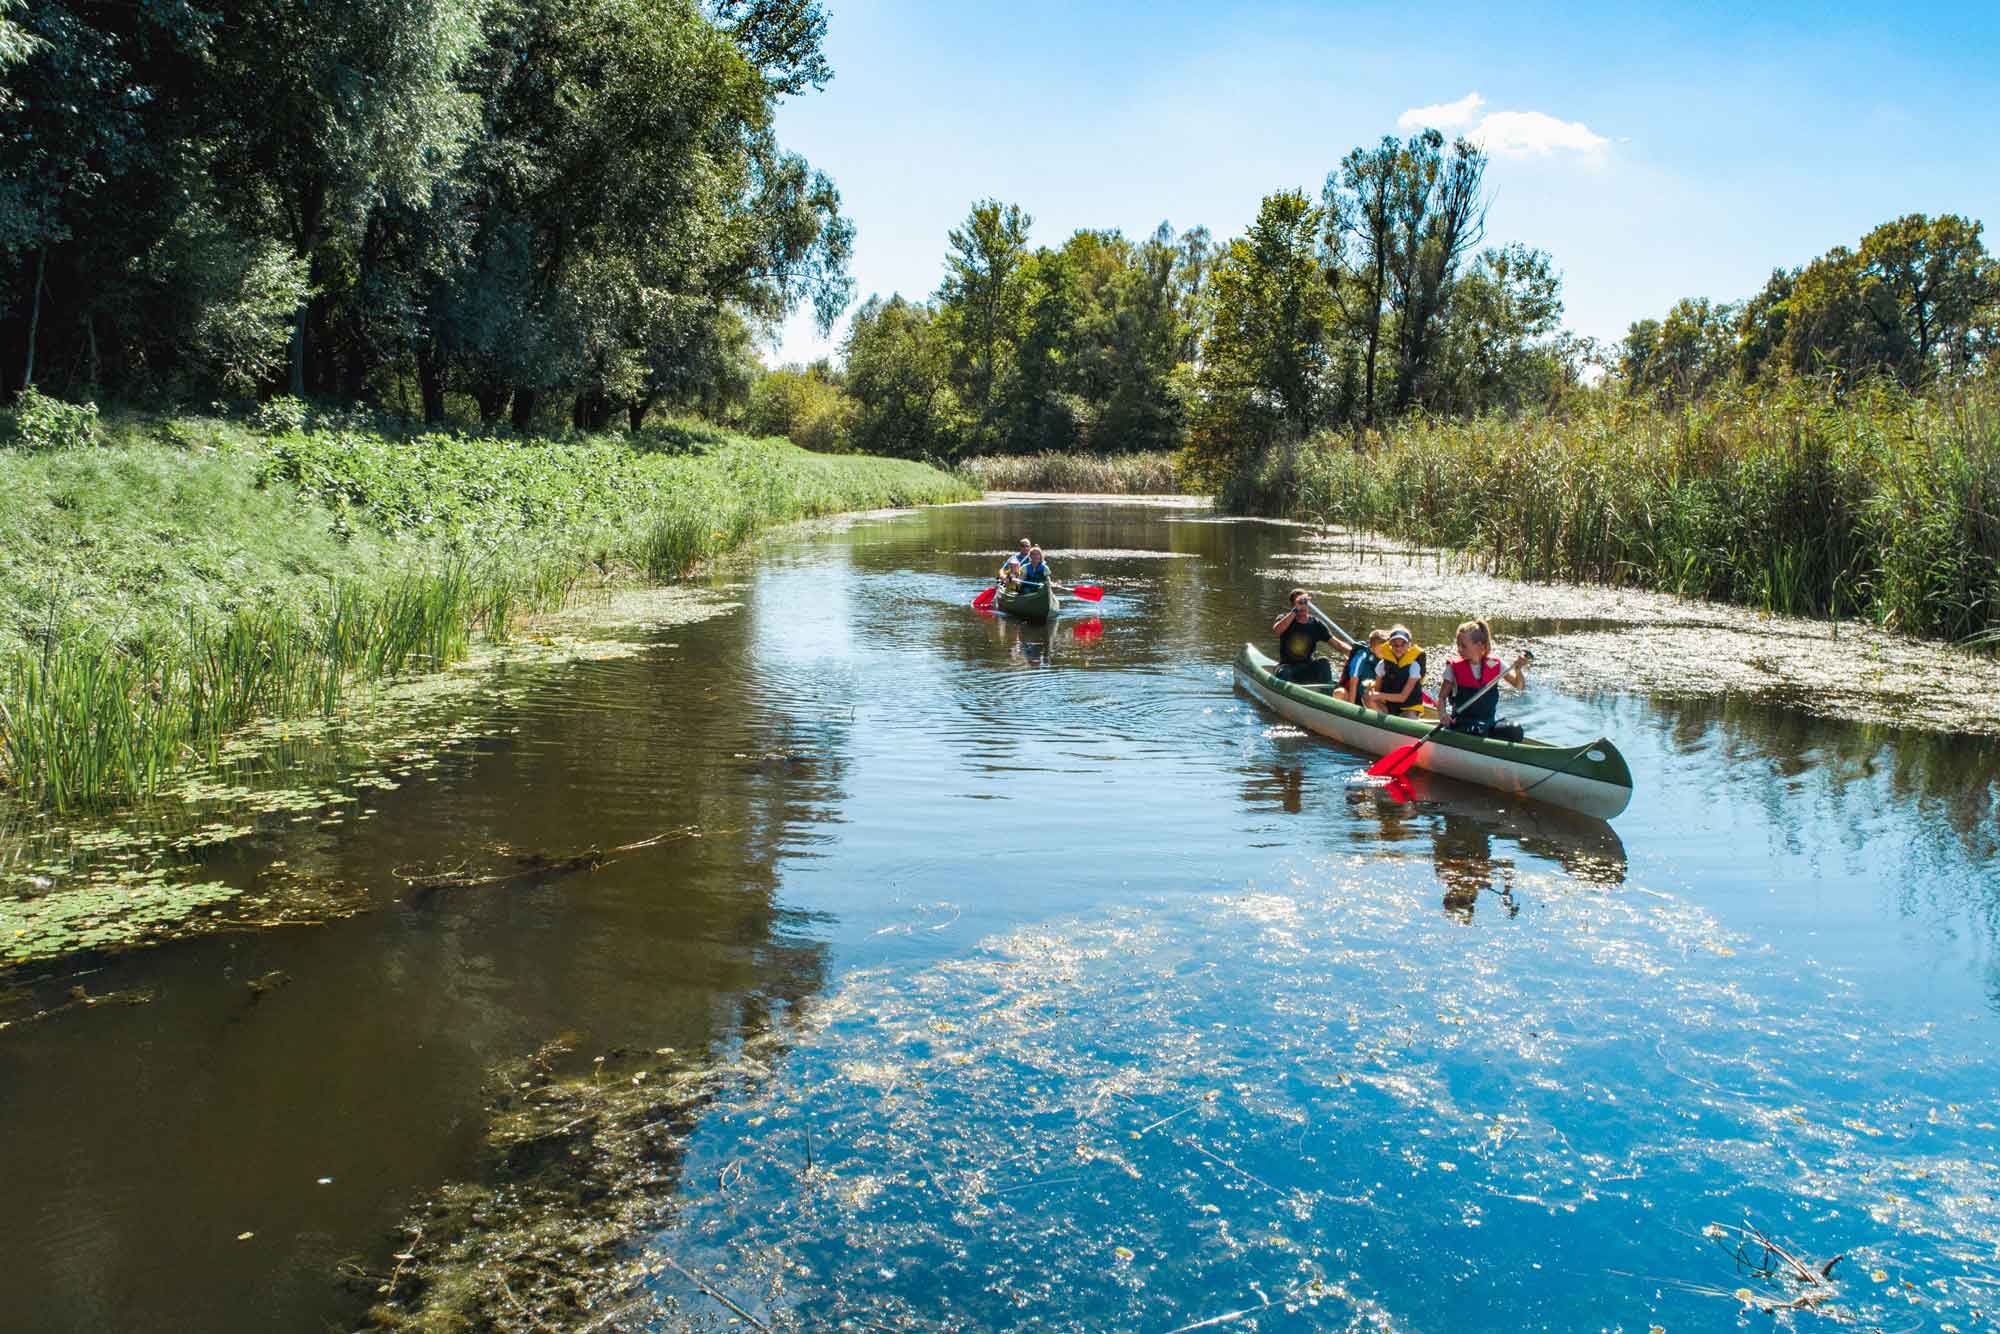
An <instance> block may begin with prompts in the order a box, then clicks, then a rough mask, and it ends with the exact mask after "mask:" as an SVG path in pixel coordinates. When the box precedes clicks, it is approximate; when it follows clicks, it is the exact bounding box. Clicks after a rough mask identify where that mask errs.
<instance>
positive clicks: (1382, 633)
mask: <svg viewBox="0 0 2000 1334" xmlns="http://www.w3.org/2000/svg"><path fill="white" fill-rule="evenodd" d="M1368 642H1369V643H1371V644H1386V643H1388V642H1389V632H1388V631H1387V630H1384V629H1382V628H1380V627H1379V626H1378V627H1377V628H1375V629H1373V630H1370V631H1369V632H1368Z"/></svg>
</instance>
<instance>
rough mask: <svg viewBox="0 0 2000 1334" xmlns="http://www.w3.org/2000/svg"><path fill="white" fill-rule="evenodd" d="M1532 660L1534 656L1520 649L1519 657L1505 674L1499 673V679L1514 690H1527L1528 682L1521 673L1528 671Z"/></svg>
mask: <svg viewBox="0 0 2000 1334" xmlns="http://www.w3.org/2000/svg"><path fill="white" fill-rule="evenodd" d="M1534 660H1535V655H1534V654H1532V653H1530V652H1528V651H1527V650H1526V649H1522V650H1521V653H1520V655H1519V656H1518V657H1516V658H1515V659H1514V661H1513V664H1512V665H1511V666H1509V667H1508V668H1507V670H1506V671H1505V672H1502V673H1501V675H1500V679H1501V680H1503V681H1505V682H1506V683H1507V684H1508V685H1510V686H1512V687H1514V689H1516V690H1526V689H1527V688H1528V681H1527V677H1526V676H1524V675H1523V673H1524V672H1526V671H1527V670H1528V666H1529V664H1531V663H1533V662H1534Z"/></svg>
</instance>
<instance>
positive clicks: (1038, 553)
mask: <svg viewBox="0 0 2000 1334" xmlns="http://www.w3.org/2000/svg"><path fill="white" fill-rule="evenodd" d="M1022 540H1023V541H1026V539H1025V538H1024V539H1022ZM1007 582H1008V584H1009V585H1010V586H1012V587H1013V588H1015V589H1016V590H1019V591H1023V592H1027V591H1032V590H1034V589H1037V588H1040V587H1041V586H1042V585H1043V584H1047V585H1048V586H1049V589H1050V591H1051V592H1056V593H1074V592H1075V591H1076V590H1075V589H1074V588H1071V587H1069V586H1068V585H1067V584H1059V583H1057V582H1056V580H1055V575H1054V574H1053V573H1051V572H1050V570H1049V561H1048V557H1047V555H1045V554H1044V553H1043V551H1042V549H1041V548H1040V547H1038V546H1036V545H1034V544H1033V543H1029V545H1028V555H1027V559H1025V560H1023V561H1022V562H1021V563H1020V564H1019V565H1017V566H1015V567H1014V571H1013V573H1012V574H1009V575H1008V576H1007Z"/></svg>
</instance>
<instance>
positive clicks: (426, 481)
mask: <svg viewBox="0 0 2000 1334" xmlns="http://www.w3.org/2000/svg"><path fill="white" fill-rule="evenodd" d="M684 434H685V435H686V439H685V441H683V442H682V444H683V445H684V447H685V448H686V449H687V450H691V451H694V452H691V453H682V454H678V455H667V454H661V453H645V452H641V451H640V450H637V449H634V448H631V447H629V446H627V445H625V444H622V443H614V442H564V443H551V442H541V443H535V442H516V441H495V440H466V439H459V438H454V437H426V438H420V439H418V440H414V441H391V440H387V439H384V438H382V437H379V436H374V435H369V434H365V433H356V432H351V431H336V432H328V433H325V434H316V435H300V434H294V435H287V436H283V437H280V438H278V439H277V440H275V441H272V442H270V443H269V444H268V445H265V446H261V447H259V448H257V449H254V450H249V449H246V450H244V451H243V452H241V453H240V454H231V455H228V456H215V457H203V458H192V457H184V456H182V455H180V454H178V453H175V452H172V451H169V450H163V449H161V448H158V447H156V446H151V445H146V444H132V445H126V446H119V447H114V448H111V449H102V450H94V451H90V452H89V454H88V455H82V454H79V455H74V456H70V457H66V458H59V459H53V460H49V459H43V458H37V459H34V460H23V459H20V458H18V457H17V458H11V459H10V458H6V457H4V455H0V474H4V475H0V481H4V482H7V483H11V484H12V487H11V490H8V491H6V493H4V494H0V539H11V540H12V541H13V542H14V543H15V545H16V546H17V547H19V548H20V549H22V550H24V551H28V550H29V549H30V548H32V551H30V559H34V560H39V561H42V562H44V563H46V564H49V565H51V566H54V567H56V568H55V569H54V571H53V574H52V575H51V576H50V578H49V579H48V580H47V583H48V586H49V587H52V588H56V589H62V590H70V591H67V592H63V593H61V595H60V596H58V595H57V594H47V595H46V596H44V595H43V594H42V593H41V591H40V590H41V589H42V587H43V584H42V582H39V581H35V580H28V579H26V578H25V577H23V576H22V575H21V574H20V570H21V568H22V566H21V565H20V564H16V565H13V566H11V567H10V566H6V565H5V564H4V563H0V594H5V593H7V592H8V591H9V590H12V593H13V597H12V599H11V600H12V601H13V602H14V604H15V605H5V604H6V602H7V601H8V599H6V598H4V597H0V787H11V788H13V789H15V790H16V791H17V792H18V793H19V794H21V795H22V796H24V797H26V798H27V799H29V800H31V801H35V802H39V803H42V804H45V805H47V806H51V807H54V808H56V809H57V810H60V811H73V810H77V809H81V808H84V807H91V806H103V805H107V804H112V803H117V802H121V801H127V800H131V799H133V798H137V797H143V796H145V795H147V794H150V793H153V792H156V791H158V790H159V789H160V787H161V786H162V784H163V783H164V782H165V781H166V780H167V778H168V777H169V776H171V774H172V773H173V771H174V770H175V769H176V768H177V767H179V766H181V765H183V764H185V763H187V762H189V761H191V760H196V759H201V758H210V759H212V758H213V757H214V756H215V755H216V754H217V753H218V751H219V747H220V743H221V742H222V740H223V739H224V738H226V736H227V735H228V734H229V733H230V732H231V731H232V730H233V729H236V728H239V727H241V726H242V725H243V724H244V723H246V722H248V721H250V720H252V719H256V718H281V717H292V716H300V715H304V714H310V713H316V712H317V713H325V712H331V711H332V710H334V709H336V708H337V707H339V705H340V703H341V701H342V700H343V699H344V698H345V697H346V693H345V692H346V691H347V690H348V688H349V687H350V686H351V685H352V684H354V683H355V682H357V681H366V680H371V679H380V678H384V677H390V676H396V675H400V674H403V673H408V672H421V671H428V670H432V669H435V668H438V667H442V666H446V665H448V664H450V663H452V662H454V661H457V660H460V659H462V658H464V657H465V655H466V654H467V652H468V651H469V649H470V645H471V641H472V638H473V636H474V635H475V634H476V633H479V632H480V631H482V630H484V631H485V632H487V633H489V634H493V635H495V636H498V635H504V634H505V633H506V631H507V627H508V625H509V623H510V621H511V619H512V618H513V617H514V615H515V614H517V613H518V612H519V611H521V610H523V609H529V610H534V609H541V608H547V607H551V606H554V605H556V604H559V603H560V602H561V601H562V600H563V599H565V598H566V597H568V596H569V595H570V594H571V593H572V591H573V590H574V589H575V587H576V585H577V583H578V581H579V579H580V578H581V577H582V575H583V574H584V573H585V571H586V570H587V569H589V568H590V567H592V566H595V567H596V569H597V570H598V572H599V573H600V575H601V574H604V573H608V572H610V571H611V570H613V569H629V570H632V571H635V572H638V573H641V574H644V575H645V576H647V577H651V578H658V579H667V578H675V577H678V576H680V575H683V574H685V573H686V572H687V571H688V570H689V569H690V568H691V567H692V566H693V565H695V564H696V563H698V562H699V561H701V560H704V559H707V558H709V557H711V556H714V555H716V554H718V553H719V552H722V551H725V550H727V549H728V548H730V547H732V546H734V545H736V544H738V543H740V542H742V541H743V540H744V539H745V538H746V537H748V536H749V535H750V534H752V533H754V532H755V531H757V530H758V529H760V528H762V527H765V526H767V525H769V524H773V523H780V522H784V521H786V520H790V519H799V518H810V517H813V516H816V515H821V514H828V513H833V512H836V511H840V510H851V509H864V508H876V507H881V506H890V505H904V504H912V503H922V502H927V501H939V500H959V499H966V498H970V497H971V496H972V495H973V494H974V493H973V492H972V491H971V489H970V488H968V487H967V486H966V485H965V484H964V483H963V482H960V481H958V480H957V479H954V478H952V477H950V476H948V475H946V474H944V473H940V472H938V471H936V470H935V469H932V468H929V467H926V466H924V465H922V464H918V463H909V462H903V461H897V460H883V459H870V458H858V457H845V456H843V457H824V456H818V455H812V454H808V453H806V452H805V451H802V450H799V449H795V448H793V447H792V446H790V445H788V444H784V443H782V442H767V441H748V440H744V439H742V438H740V437H726V436H721V435H719V434H717V433H715V432H713V431H712V430H710V431H707V432H705V433H704V432H697V431H689V432H686V433H684ZM647 443H650V442H647ZM121 486H122V487H123V489H122V490H121ZM162 496H164V497H166V505H165V511H166V512H164V513H163V512H162V504H161V499H160V498H161V497H162ZM106 497H113V498H115V499H106ZM93 505H94V506H96V507H97V508H95V509H93V508H91V507H92V506H93ZM183 511H184V512H183ZM176 525H178V526H176ZM329 531H330V532H331V533H332V534H334V535H335V536H334V537H332V538H329V536H328V533H329ZM106 533H112V534H120V533H123V534H129V535H130V537H131V540H130V541H129V542H126V541H121V540H120V538H119V537H117V536H112V537H106V536H105V534H106ZM287 544H292V545H289V546H288V545H287ZM246 548H269V549H267V550H265V549H246ZM342 556H346V557H347V558H348V563H349V564H350V566H351V568H348V569H345V570H341V569H337V568H336V569H334V570H333V571H332V572H331V573H329V574H328V575H326V576H325V577H324V578H323V579H322V580H321V582H320V583H318V584H316V585H315V584H313V583H311V582H310V580H309V579H302V578H300V577H299V574H298V569H299V568H300V567H304V568H307V569H310V568H313V567H319V568H325V567H326V566H328V565H335V564H337V563H338V562H339V561H340V559H341V558H342ZM66 562H67V564H65V563H66ZM253 571H254V573H252V572H253ZM163 576H164V578H163ZM162 589H164V590H165V591H157V590H162ZM149 590H154V591H149ZM31 595H32V596H37V597H42V598H43V602H44V603H45V604H46V605H40V606H30V605H28V602H29V598H30V596H31ZM170 599H171V600H170Z"/></svg>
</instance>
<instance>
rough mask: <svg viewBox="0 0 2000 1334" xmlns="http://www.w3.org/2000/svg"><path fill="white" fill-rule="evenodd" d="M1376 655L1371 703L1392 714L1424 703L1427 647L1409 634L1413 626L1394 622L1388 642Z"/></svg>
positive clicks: (1401, 712) (1411, 711)
mask: <svg viewBox="0 0 2000 1334" xmlns="http://www.w3.org/2000/svg"><path fill="white" fill-rule="evenodd" d="M1376 656H1377V658H1378V659H1379V661H1378V662H1377V664H1376V668H1375V688H1374V689H1373V690H1370V691H1369V692H1368V694H1367V696H1366V699H1367V704H1368V707H1369V708H1371V709H1380V710H1381V711H1382V712H1383V713H1392V714H1403V713H1414V712H1416V710H1418V709H1419V708H1421V707H1423V702H1424V695H1423V691H1424V651H1423V649H1422V648H1421V647H1419V646H1418V645H1417V643H1416V642H1415V641H1414V640H1412V639H1411V638H1410V628H1409V627H1408V626H1406V625H1398V626H1392V627H1391V628H1390V630H1389V642H1388V644H1387V645H1386V646H1385V647H1384V651H1383V652H1381V653H1380V654H1378V655H1376Z"/></svg>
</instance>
